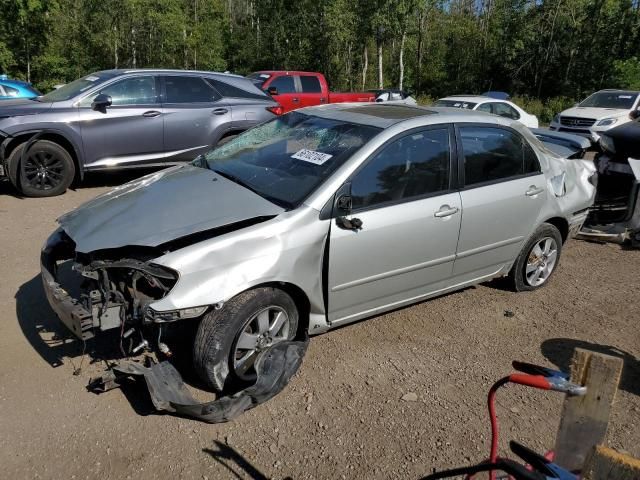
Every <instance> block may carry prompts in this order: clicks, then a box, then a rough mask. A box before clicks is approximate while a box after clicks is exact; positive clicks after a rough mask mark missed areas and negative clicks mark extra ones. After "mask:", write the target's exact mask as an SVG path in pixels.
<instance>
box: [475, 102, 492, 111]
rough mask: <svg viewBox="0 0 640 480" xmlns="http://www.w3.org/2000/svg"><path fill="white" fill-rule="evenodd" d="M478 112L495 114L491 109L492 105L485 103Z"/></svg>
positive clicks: (479, 107)
mask: <svg viewBox="0 0 640 480" xmlns="http://www.w3.org/2000/svg"><path fill="white" fill-rule="evenodd" d="M476 110H477V111H478V112H487V113H493V109H492V108H491V104H490V103H483V104H481V105H480V106H478V108H476Z"/></svg>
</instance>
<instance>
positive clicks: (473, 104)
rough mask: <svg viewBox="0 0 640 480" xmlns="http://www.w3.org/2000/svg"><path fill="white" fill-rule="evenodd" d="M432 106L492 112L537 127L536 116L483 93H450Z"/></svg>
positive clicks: (527, 125) (513, 104)
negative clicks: (450, 94)
mask: <svg viewBox="0 0 640 480" xmlns="http://www.w3.org/2000/svg"><path fill="white" fill-rule="evenodd" d="M433 106H434V107H453V108H466V109H467V110H476V111H478V112H486V113H493V114H494V115H498V116H500V117H506V118H511V119H512V120H517V121H519V122H520V123H522V124H523V125H524V126H525V127H529V128H538V117H536V116H535V115H531V114H529V113H527V112H525V111H524V110H523V109H521V108H520V107H519V106H517V105H516V104H515V103H512V102H509V101H507V100H499V99H496V98H493V97H485V96H483V95H452V96H450V97H445V98H441V99H440V100H438V101H436V102H435V103H434V104H433Z"/></svg>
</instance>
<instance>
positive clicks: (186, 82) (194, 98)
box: [164, 76, 219, 103]
mask: <svg viewBox="0 0 640 480" xmlns="http://www.w3.org/2000/svg"><path fill="white" fill-rule="evenodd" d="M164 88H165V94H166V100H165V101H166V103H207V102H215V101H216V100H218V99H219V96H218V95H217V93H216V92H215V91H214V90H213V88H211V85H209V84H208V83H207V82H205V81H204V80H203V79H202V78H201V77H191V76H189V77H178V76H166V77H164Z"/></svg>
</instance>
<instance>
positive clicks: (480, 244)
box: [454, 124, 547, 282]
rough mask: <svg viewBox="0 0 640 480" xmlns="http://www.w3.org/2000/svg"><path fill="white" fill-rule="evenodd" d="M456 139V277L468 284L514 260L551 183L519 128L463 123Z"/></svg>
mask: <svg viewBox="0 0 640 480" xmlns="http://www.w3.org/2000/svg"><path fill="white" fill-rule="evenodd" d="M456 137H457V144H458V151H459V177H460V178H461V181H462V183H463V188H462V190H461V198H462V211H463V215H462V225H461V227H460V239H459V241H458V251H457V255H456V261H455V264H454V276H455V277H457V278H455V281H456V282H464V281H470V280H474V279H479V278H481V277H485V276H488V275H491V274H493V273H497V272H498V271H499V270H500V269H501V268H502V266H504V264H506V263H509V262H512V261H513V260H514V259H515V258H516V256H517V255H518V253H519V252H520V249H521V247H522V244H523V243H524V241H525V240H526V239H527V238H528V237H529V235H531V233H532V232H533V230H534V228H535V226H536V225H537V223H538V221H539V217H540V214H541V210H542V207H543V206H544V203H545V201H546V198H547V185H546V179H545V176H544V175H543V174H542V171H541V169H540V163H539V161H538V158H537V156H536V154H535V152H534V151H533V149H532V148H531V146H530V145H529V144H528V142H527V141H526V140H525V139H524V138H523V137H522V136H521V135H520V134H519V133H518V132H516V131H515V130H512V129H510V128H507V127H498V126H487V125H486V124H460V125H458V126H457V127H456Z"/></svg>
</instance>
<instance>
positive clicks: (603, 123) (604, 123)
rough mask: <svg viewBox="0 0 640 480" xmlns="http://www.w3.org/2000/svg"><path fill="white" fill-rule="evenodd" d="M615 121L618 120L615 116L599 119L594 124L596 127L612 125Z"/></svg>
mask: <svg viewBox="0 0 640 480" xmlns="http://www.w3.org/2000/svg"><path fill="white" fill-rule="evenodd" d="M617 121H618V119H617V118H603V119H602V120H600V121H599V122H598V123H597V124H596V126H598V127H608V126H609V125H613V124H614V123H616V122H617Z"/></svg>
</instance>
